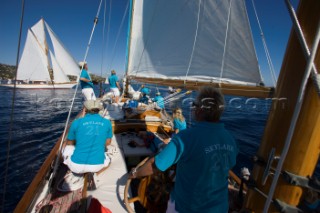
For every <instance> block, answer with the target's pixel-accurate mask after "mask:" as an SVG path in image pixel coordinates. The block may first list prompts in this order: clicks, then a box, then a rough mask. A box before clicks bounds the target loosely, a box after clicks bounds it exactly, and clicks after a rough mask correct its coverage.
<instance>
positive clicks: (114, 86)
mask: <svg viewBox="0 0 320 213" xmlns="http://www.w3.org/2000/svg"><path fill="white" fill-rule="evenodd" d="M108 81H109V86H110V90H111V92H112V93H113V95H114V102H115V103H119V97H120V90H121V87H120V83H119V79H118V76H117V75H116V71H115V70H111V76H109V78H108Z"/></svg>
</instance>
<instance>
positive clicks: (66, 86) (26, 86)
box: [0, 83, 77, 89]
mask: <svg viewBox="0 0 320 213" xmlns="http://www.w3.org/2000/svg"><path fill="white" fill-rule="evenodd" d="M76 85H77V84H76V83H74V84H54V85H52V84H16V88H17V89H73V88H75V87H76ZM0 87H9V88H13V87H14V84H0Z"/></svg>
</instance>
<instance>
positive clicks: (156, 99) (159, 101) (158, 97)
mask: <svg viewBox="0 0 320 213" xmlns="http://www.w3.org/2000/svg"><path fill="white" fill-rule="evenodd" d="M153 102H156V103H157V106H158V107H159V108H160V109H163V108H164V98H163V97H162V96H161V93H160V92H157V93H156V97H154V99H153Z"/></svg>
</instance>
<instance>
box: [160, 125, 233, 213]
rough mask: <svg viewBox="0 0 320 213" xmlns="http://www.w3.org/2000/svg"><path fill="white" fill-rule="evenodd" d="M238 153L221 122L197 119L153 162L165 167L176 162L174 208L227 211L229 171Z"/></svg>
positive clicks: (173, 192)
mask: <svg viewBox="0 0 320 213" xmlns="http://www.w3.org/2000/svg"><path fill="white" fill-rule="evenodd" d="M237 154H238V147H237V144H236V142H235V140H234V139H233V137H232V136H231V134H230V133H229V132H228V131H227V130H226V129H225V128H224V125H223V124H221V123H212V122H199V123H197V124H196V125H195V127H194V128H190V129H186V130H183V131H181V132H180V133H179V134H177V135H175V136H174V137H173V138H172V139H171V141H170V143H169V144H168V145H167V146H166V147H165V148H164V149H163V150H162V151H161V152H160V153H159V154H158V155H156V156H155V165H156V166H157V168H158V169H160V170H161V171H165V170H166V169H167V168H169V167H170V166H171V165H173V164H175V163H177V170H176V182H175V185H174V189H173V191H172V192H171V197H172V198H173V199H174V200H175V206H176V210H177V211H178V212H188V213H189V212H190V213H192V212H228V172H229V170H230V169H231V168H232V167H233V166H234V165H235V164H236V157H237ZM190 201H192V202H190Z"/></svg>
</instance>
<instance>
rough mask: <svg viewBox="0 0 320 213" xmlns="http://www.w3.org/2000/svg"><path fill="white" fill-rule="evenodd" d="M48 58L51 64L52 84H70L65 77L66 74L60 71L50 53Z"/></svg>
mask: <svg viewBox="0 0 320 213" xmlns="http://www.w3.org/2000/svg"><path fill="white" fill-rule="evenodd" d="M50 58H51V62H52V69H53V77H54V82H55V83H65V82H70V80H69V78H68V76H66V74H65V73H64V72H63V71H62V69H61V67H60V65H59V64H58V62H57V60H56V58H55V57H54V55H53V53H52V52H51V51H50Z"/></svg>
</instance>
